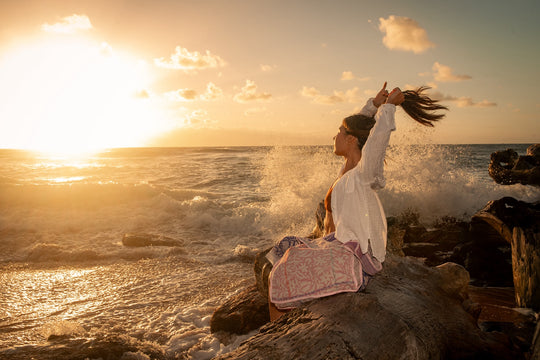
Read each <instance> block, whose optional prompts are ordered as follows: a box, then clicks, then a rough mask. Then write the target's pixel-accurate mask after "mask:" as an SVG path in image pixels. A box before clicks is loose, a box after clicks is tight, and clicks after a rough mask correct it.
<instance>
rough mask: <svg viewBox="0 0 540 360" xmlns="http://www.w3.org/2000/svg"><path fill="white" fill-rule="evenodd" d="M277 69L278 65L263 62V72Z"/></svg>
mask: <svg viewBox="0 0 540 360" xmlns="http://www.w3.org/2000/svg"><path fill="white" fill-rule="evenodd" d="M275 69H277V66H276V65H265V64H261V71H263V72H270V71H273V70H275Z"/></svg>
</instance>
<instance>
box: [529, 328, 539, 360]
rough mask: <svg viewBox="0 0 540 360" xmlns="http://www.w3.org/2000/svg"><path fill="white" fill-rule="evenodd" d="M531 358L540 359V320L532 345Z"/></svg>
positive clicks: (533, 359) (532, 359)
mask: <svg viewBox="0 0 540 360" xmlns="http://www.w3.org/2000/svg"><path fill="white" fill-rule="evenodd" d="M531 360H540V322H538V325H536V332H535V334H534V340H533V344H532V347H531Z"/></svg>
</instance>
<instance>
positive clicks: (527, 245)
mask: <svg viewBox="0 0 540 360" xmlns="http://www.w3.org/2000/svg"><path fill="white" fill-rule="evenodd" d="M472 220H473V223H474V222H476V223H477V224H480V223H482V222H483V223H484V224H487V225H488V226H490V227H491V228H492V229H493V230H492V233H495V235H493V236H494V237H496V236H497V234H498V235H499V237H500V238H501V239H504V240H503V241H504V242H508V243H510V244H511V255H510V258H511V266H512V274H513V277H512V281H513V284H514V287H515V290H516V303H517V305H518V306H520V307H528V308H532V309H534V310H536V311H539V310H540V288H539V287H540V203H536V204H529V203H526V202H523V201H519V200H516V199H514V198H511V197H504V198H502V199H499V200H495V201H490V202H489V203H488V204H487V205H486V206H485V207H484V208H483V209H482V210H481V211H479V212H478V213H477V214H475V215H474V216H473V219H472ZM499 243H500V241H499ZM500 246H503V245H502V244H501V243H500ZM484 257H486V258H491V255H490V254H484ZM488 261H491V259H489V260H486V262H488ZM471 275H472V274H471Z"/></svg>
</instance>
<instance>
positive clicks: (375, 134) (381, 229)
mask: <svg viewBox="0 0 540 360" xmlns="http://www.w3.org/2000/svg"><path fill="white" fill-rule="evenodd" d="M395 112H396V106H395V105H393V104H383V105H381V106H380V107H379V108H378V109H377V108H376V107H375V106H374V105H373V99H369V100H368V102H367V104H366V106H364V108H363V109H362V111H361V112H360V113H361V114H363V115H367V116H373V115H374V114H375V120H376V122H375V125H374V126H373V128H372V129H371V131H370V133H369V137H368V139H367V141H366V144H365V145H364V148H363V149H362V158H361V159H360V161H359V162H358V164H357V165H356V166H355V167H354V168H353V169H351V170H349V171H347V172H346V173H345V174H343V176H342V177H341V178H340V179H339V180H338V181H337V182H336V184H335V185H334V189H333V190H332V201H331V206H332V216H333V220H334V224H335V227H336V238H337V239H338V240H339V241H340V242H342V243H346V242H348V241H356V242H358V243H359V244H360V248H361V249H362V253H364V254H365V253H366V252H367V251H368V247H369V245H371V251H372V253H373V256H374V257H375V258H376V259H377V260H379V261H380V262H383V261H384V259H385V255H386V234H387V227H386V216H385V214H384V210H383V207H382V205H381V202H380V200H379V197H378V196H377V193H376V191H375V190H378V189H382V188H383V187H384V185H385V179H384V156H385V153H386V148H387V147H388V142H389V140H390V133H391V132H392V131H394V130H395V129H396V124H395V119H394V114H395Z"/></svg>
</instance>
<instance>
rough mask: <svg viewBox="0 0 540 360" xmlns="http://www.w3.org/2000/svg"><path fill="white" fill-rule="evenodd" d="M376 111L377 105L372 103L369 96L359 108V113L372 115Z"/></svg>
mask: <svg viewBox="0 0 540 360" xmlns="http://www.w3.org/2000/svg"><path fill="white" fill-rule="evenodd" d="M376 113H377V107H376V106H375V105H373V98H369V99H368V101H367V102H366V105H364V107H363V108H362V110H360V114H362V115H365V116H369V117H372V116H373V115H375V114H376Z"/></svg>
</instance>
